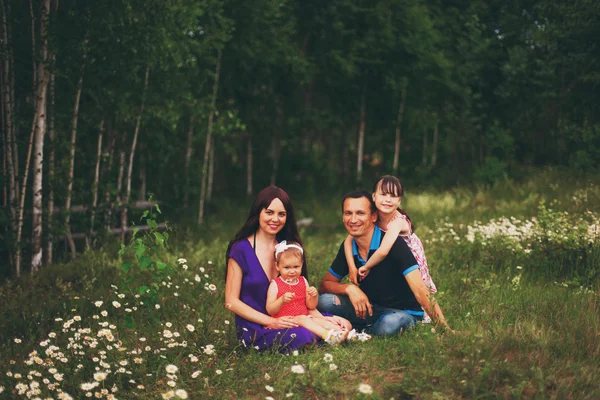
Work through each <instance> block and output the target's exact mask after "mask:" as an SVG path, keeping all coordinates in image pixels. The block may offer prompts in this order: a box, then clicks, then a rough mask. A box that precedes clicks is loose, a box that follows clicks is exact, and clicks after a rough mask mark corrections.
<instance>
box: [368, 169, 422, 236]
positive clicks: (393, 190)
mask: <svg viewBox="0 0 600 400" xmlns="http://www.w3.org/2000/svg"><path fill="white" fill-rule="evenodd" d="M378 188H381V193H382V194H391V195H392V196H398V197H400V199H402V197H403V196H404V187H403V186H402V184H401V183H400V179H398V178H396V177H395V176H392V175H384V176H382V177H381V178H379V179H378V180H377V182H375V185H374V186H373V193H376V192H377V189H378ZM398 211H399V212H400V214H402V215H404V216H406V218H407V219H408V221H409V222H410V226H411V230H412V232H411V233H413V232H414V231H415V230H416V229H417V227H416V226H415V224H414V223H413V222H412V220H411V219H410V217H409V216H408V214H407V213H406V211H404V210H403V209H402V208H400V207H398Z"/></svg>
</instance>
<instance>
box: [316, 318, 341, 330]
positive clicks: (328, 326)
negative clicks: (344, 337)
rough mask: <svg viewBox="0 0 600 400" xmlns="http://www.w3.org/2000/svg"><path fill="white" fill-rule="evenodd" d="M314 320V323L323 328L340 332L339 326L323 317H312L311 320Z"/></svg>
mask: <svg viewBox="0 0 600 400" xmlns="http://www.w3.org/2000/svg"><path fill="white" fill-rule="evenodd" d="M311 319H312V320H313V322H314V323H315V324H317V325H319V326H322V327H323V328H325V329H327V330H330V329H335V330H340V327H339V325H337V324H334V323H333V322H331V321H329V320H326V319H325V318H322V317H314V316H313V317H312V318H311Z"/></svg>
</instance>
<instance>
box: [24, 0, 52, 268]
mask: <svg viewBox="0 0 600 400" xmlns="http://www.w3.org/2000/svg"><path fill="white" fill-rule="evenodd" d="M49 16H50V0H43V3H42V10H41V17H40V21H41V22H40V37H41V38H42V43H41V48H40V50H41V54H42V57H41V58H42V60H41V62H40V65H39V66H38V69H37V72H38V74H39V75H41V76H42V78H41V81H40V86H41V88H40V91H41V96H40V97H39V98H38V99H37V101H36V109H38V110H39V111H38V113H37V128H36V134H35V151H34V159H33V169H34V175H33V220H32V228H33V237H32V240H31V241H32V251H31V253H32V255H31V272H32V273H35V272H37V271H38V270H39V269H40V267H41V266H42V212H43V209H42V203H43V198H42V176H43V168H44V136H45V134H46V97H47V89H48V72H47V71H46V65H45V63H46V61H47V59H48V22H49V21H48V20H49ZM25 184H26V181H24V182H23V185H25Z"/></svg>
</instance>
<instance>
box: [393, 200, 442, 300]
mask: <svg viewBox="0 0 600 400" xmlns="http://www.w3.org/2000/svg"><path fill="white" fill-rule="evenodd" d="M398 219H403V220H404V221H406V223H408V228H409V234H408V235H400V237H401V238H402V239H404V241H405V242H406V244H407V245H408V248H409V249H410V251H412V253H413V256H415V259H416V260H417V264H419V270H420V271H421V278H423V282H425V286H427V287H428V288H429V291H430V292H431V293H437V288H436V287H435V284H434V283H433V281H432V280H431V275H429V267H428V266H427V258H426V257H425V250H424V249H423V243H421V239H419V237H418V236H417V235H416V234H415V233H413V227H412V224H411V223H410V220H409V219H408V218H407V217H406V215H404V214H402V213H401V212H398V211H396V214H395V215H394V217H393V218H392V220H391V221H390V222H389V224H388V226H387V228H389V226H390V224H391V223H392V222H394V221H396V220H398ZM386 230H387V229H386Z"/></svg>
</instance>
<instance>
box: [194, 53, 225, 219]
mask: <svg viewBox="0 0 600 400" xmlns="http://www.w3.org/2000/svg"><path fill="white" fill-rule="evenodd" d="M221 56H222V52H221V49H219V50H218V55H217V66H216V67H215V83H214V85H213V92H212V98H211V101H210V111H209V113H208V128H207V130H206V144H205V146H204V162H203V163H202V183H201V185H200V205H199V212H198V224H202V223H203V222H204V202H205V200H206V186H207V183H208V161H209V158H210V148H211V145H212V125H213V118H214V115H215V105H216V102H217V93H218V91H219V75H220V74H221Z"/></svg>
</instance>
